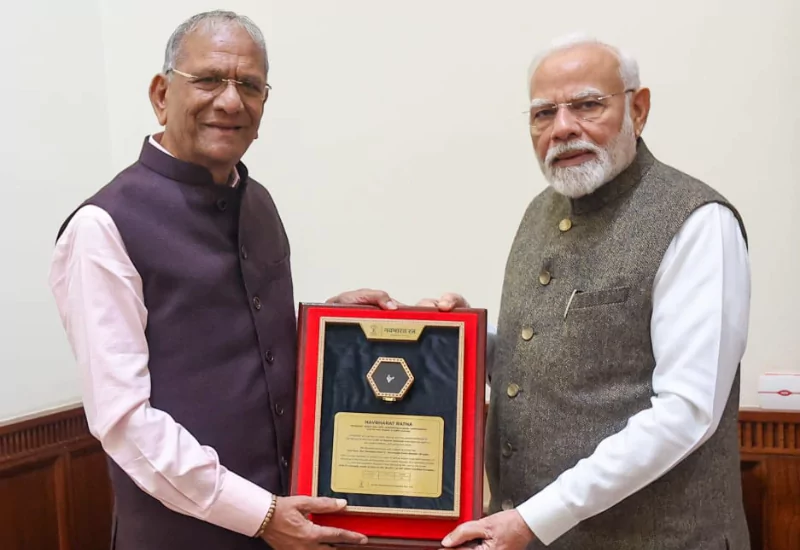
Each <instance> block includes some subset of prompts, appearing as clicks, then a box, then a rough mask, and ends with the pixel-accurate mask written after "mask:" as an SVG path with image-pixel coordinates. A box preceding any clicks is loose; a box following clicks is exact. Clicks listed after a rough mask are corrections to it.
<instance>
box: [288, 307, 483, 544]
mask: <svg viewBox="0 0 800 550" xmlns="http://www.w3.org/2000/svg"><path fill="white" fill-rule="evenodd" d="M299 325H300V331H299V334H300V338H299V341H298V345H299V353H298V362H299V365H298V367H299V368H298V382H297V416H296V420H295V422H296V426H295V443H294V454H293V460H292V491H291V492H292V494H302V495H310V496H327V497H333V498H344V499H346V500H347V502H348V506H347V508H346V510H344V511H343V512H340V513H337V514H320V515H316V516H314V517H313V518H311V519H312V521H314V522H315V523H319V524H320V525H328V526H334V527H341V528H345V529H350V530H353V531H358V532H360V533H363V534H365V535H366V536H367V537H369V544H368V545H367V547H372V548H392V547H397V548H402V547H422V548H425V547H437V548H438V543H439V541H440V540H441V539H442V538H443V537H444V536H445V535H446V534H447V533H449V532H450V531H452V530H453V529H454V528H455V527H456V526H458V525H459V524H461V523H463V522H465V521H470V520H473V519H479V518H480V517H481V515H482V504H483V424H484V421H483V419H484V388H485V374H484V368H485V355H486V310H483V309H456V310H454V311H452V312H439V311H437V310H435V309H430V308H401V309H398V310H391V311H388V310H382V309H378V308H376V307H372V306H340V305H329V304H300V315H299ZM362 548H363V546H362Z"/></svg>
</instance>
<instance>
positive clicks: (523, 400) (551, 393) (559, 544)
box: [486, 140, 749, 550]
mask: <svg viewBox="0 0 800 550" xmlns="http://www.w3.org/2000/svg"><path fill="white" fill-rule="evenodd" d="M712 202H713V203H718V204H721V205H723V206H725V207H727V208H730V209H731V211H732V212H733V213H734V214H735V216H736V218H737V219H738V220H739V222H740V226H741V229H742V233H743V234H745V232H744V225H743V224H742V222H741V218H740V216H739V214H738V212H737V211H736V210H735V208H734V207H733V206H731V205H730V204H729V203H728V202H727V201H726V200H725V199H724V198H723V197H722V196H720V195H719V194H718V193H717V192H716V191H714V190H713V189H711V188H710V187H708V186H707V185H705V184H703V183H702V182H699V181H697V180H696V179H693V178H691V177H690V176H687V175H686V174H683V173H681V172H679V171H677V170H675V169H673V168H671V167H668V166H666V165H664V164H662V163H660V162H659V161H658V160H656V159H655V158H654V157H653V156H652V154H651V153H650V151H649V150H648V149H647V147H646V146H645V144H644V142H643V141H641V140H640V141H639V143H638V152H637V156H636V159H635V161H634V162H633V164H632V165H631V166H630V167H628V168H627V169H626V170H625V171H624V172H623V173H622V174H620V175H619V176H618V177H617V178H615V179H614V180H613V181H611V182H609V183H607V184H606V185H604V186H603V187H601V188H600V189H599V190H598V191H596V192H595V193H593V194H592V195H590V196H588V197H584V198H581V199H577V200H570V199H568V198H565V197H563V196H562V195H559V194H557V193H556V192H554V191H553V190H552V189H547V190H546V191H544V192H543V193H541V194H540V195H539V196H537V197H536V198H535V199H534V200H533V202H532V203H531V204H530V206H529V207H528V209H527V211H526V213H525V215H524V218H523V220H522V222H521V224H520V226H519V229H518V232H517V235H516V237H515V239H514V242H513V245H512V247H511V251H510V254H509V257H508V263H507V266H506V273H505V281H504V286H503V294H502V300H501V309H500V316H499V322H498V336H497V343H496V350H495V356H494V362H493V364H494V367H493V372H492V373H491V388H492V392H491V404H490V407H489V418H488V423H487V428H486V460H487V465H486V468H487V475H488V478H489V485H490V489H491V495H492V500H491V504H490V508H491V511H492V512H497V511H499V510H501V509H509V508H512V507H514V506H517V505H519V504H521V503H522V502H524V501H526V500H527V499H528V498H530V497H531V496H532V495H534V494H536V493H538V492H539V491H541V490H542V489H544V488H545V487H546V486H547V485H549V484H550V483H551V482H553V481H554V480H555V479H556V478H557V477H558V476H559V474H561V473H562V472H563V471H565V470H567V469H569V468H571V467H572V466H574V465H575V464H576V463H577V462H578V461H579V460H580V459H582V458H585V457H588V456H590V455H591V454H592V453H593V452H594V449H595V448H596V447H597V445H598V444H599V443H600V442H601V441H602V440H603V439H605V438H607V437H609V436H611V435H613V434H614V433H616V432H618V431H620V430H621V429H622V428H624V427H625V424H626V422H627V421H628V419H629V418H630V417H631V416H633V415H635V414H636V413H638V412H639V411H642V410H644V409H647V408H649V407H650V398H651V397H652V396H653V387H652V375H653V369H654V368H655V359H654V357H653V349H652V342H651V340H650V317H651V314H652V311H653V301H652V300H653V298H652V288H653V280H654V278H655V275H656V273H657V271H658V268H659V265H660V263H661V260H662V258H663V256H664V253H665V251H666V250H667V247H668V246H669V244H670V242H671V241H672V238H673V237H674V236H675V234H676V233H677V232H678V231H679V229H680V228H681V226H682V225H683V223H684V221H685V220H686V219H687V217H688V216H689V215H690V214H692V212H694V211H695V210H697V209H698V208H700V207H701V206H703V205H705V204H708V203H712ZM565 220H566V221H565ZM575 289H577V290H580V291H582V292H579V293H577V294H574V296H573V290H575ZM570 297H572V300H571V303H570V304H569V314H568V315H567V316H566V317H565V316H564V313H565V309H566V307H567V304H568V302H569V301H570ZM738 396H739V373H738V372H737V374H736V377H735V380H734V383H733V388H732V391H731V393H730V397H729V399H728V401H727V405H726V407H725V412H724V414H723V416H722V420H721V422H720V424H719V427H718V429H717V431H716V432H715V433H714V435H713V436H712V437H711V438H710V439H709V440H708V441H707V442H706V443H705V444H703V445H702V446H701V447H699V448H698V449H697V450H695V451H694V452H693V453H692V454H690V455H689V456H688V457H686V458H685V459H684V460H683V461H682V462H680V463H679V464H678V465H677V466H676V467H675V468H673V469H672V470H671V471H669V472H668V473H667V474H665V475H664V476H662V477H661V478H660V479H657V480H656V481H655V482H653V483H651V484H650V485H648V486H646V487H645V488H644V489H642V490H640V491H638V492H637V493H635V494H633V495H631V496H630V497H628V498H627V499H625V500H623V501H622V502H620V503H618V504H617V505H615V506H613V507H611V508H610V509H608V510H606V511H605V512H603V513H601V514H598V515H597V516H595V517H592V518H589V519H587V520H585V521H583V522H581V523H579V524H578V525H577V526H576V527H575V528H573V529H572V530H570V531H569V532H567V533H566V534H565V535H563V536H562V537H560V538H559V539H557V540H556V541H555V542H554V543H553V544H551V545H550V546H549V548H552V549H554V550H561V549H564V550H567V549H569V550H595V549H596V550H601V549H602V550H611V549H613V550H646V549H652V550H656V549H658V550H679V549H680V550H700V549H725V548H732V549H737V550H746V549H748V548H749V539H748V532H747V527H746V521H745V517H744V510H743V506H742V494H741V480H740V472H739V442H738V436H737V414H738V404H739V403H738ZM531 547H532V548H543V545H541V543H533V544H532V546H531Z"/></svg>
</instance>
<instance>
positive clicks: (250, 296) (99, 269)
mask: <svg viewBox="0 0 800 550" xmlns="http://www.w3.org/2000/svg"><path fill="white" fill-rule="evenodd" d="M267 74H268V63H267V52H266V46H265V44H264V38H263V36H262V34H261V31H260V30H259V29H258V27H257V26H256V25H255V24H253V22H252V21H250V20H249V19H248V18H246V17H242V16H239V15H236V14H234V13H231V12H210V13H202V14H199V15H197V16H194V17H192V18H190V19H189V20H187V21H186V22H184V23H183V24H181V25H180V26H179V27H178V28H177V29H176V30H175V32H174V33H173V35H172V37H171V38H170V40H169V42H168V44H167V48H166V54H165V62H164V67H163V71H162V72H161V73H159V74H158V75H156V76H155V78H153V81H152V84H151V86H150V100H151V103H152V106H153V109H154V111H155V114H156V116H157V118H158V121H159V123H160V124H162V125H163V126H164V132H163V133H160V134H157V135H154V136H149V137H148V138H146V139H145V140H144V143H143V146H142V150H141V154H140V156H139V159H138V160H137V161H136V162H135V163H133V164H132V165H131V166H130V167H128V168H127V169H125V170H124V171H122V172H121V173H120V174H118V175H117V176H116V177H115V178H114V179H113V181H111V182H110V183H109V184H108V185H106V186H105V187H103V188H102V189H101V190H99V191H98V192H97V193H96V194H94V195H93V196H92V197H90V198H89V199H88V200H86V201H85V202H84V203H83V204H82V205H80V207H79V208H78V209H77V210H76V211H75V212H73V214H72V215H71V216H69V218H68V219H67V220H66V221H65V222H64V224H63V225H62V227H61V229H60V231H59V233H58V240H57V244H56V249H55V253H54V256H53V261H52V266H51V274H50V283H51V287H52V291H53V294H54V296H55V299H56V303H57V306H58V310H59V313H60V315H61V319H62V322H63V324H64V327H65V330H66V332H67V336H68V338H69V341H70V344H71V345H72V348H73V351H74V353H75V356H76V359H77V363H78V365H79V368H80V370H81V373H82V375H83V376H82V378H83V397H84V405H85V409H86V417H87V420H88V424H89V427H90V429H91V431H92V433H93V434H94V435H95V436H96V437H97V438H98V439H99V440H100V441H101V442H102V445H103V448H104V450H105V452H106V453H107V454H108V456H109V458H110V460H109V466H110V474H111V480H112V485H113V489H114V497H115V510H114V528H113V534H112V536H113V544H112V547H113V548H115V549H116V550H134V549H135V550H174V549H186V550H188V549H192V550H203V549H208V550H211V549H213V550H219V549H223V548H224V549H226V550H249V549H252V550H256V549H266V548H270V547H273V548H277V549H303V548H322V547H326V544H325V543H350V544H358V543H363V542H365V537H363V536H362V535H360V534H358V533H351V532H346V531H343V530H338V529H331V528H324V527H321V526H318V525H315V524H312V523H311V522H310V521H309V520H308V519H307V518H306V514H307V513H309V512H312V513H315V514H320V513H326V512H334V511H337V510H340V509H341V508H342V507H343V506H345V504H346V503H344V502H342V501H338V500H334V499H327V498H306V497H299V496H298V497H283V496H280V497H279V495H286V494H287V493H288V490H289V473H290V469H289V467H290V463H289V460H290V457H291V454H292V438H293V433H294V399H295V368H296V364H295V349H296V348H295V346H296V343H295V342H296V318H295V303H294V298H293V290H292V276H291V269H290V254H289V241H288V238H287V235H286V233H285V231H284V228H283V224H282V223H281V218H280V216H279V214H278V210H277V208H276V206H275V204H274V202H273V200H272V198H271V196H270V194H269V192H268V191H267V190H266V189H265V188H264V187H263V186H262V185H260V184H259V183H258V182H257V181H255V180H254V179H253V178H251V177H250V175H249V174H248V170H247V167H246V166H245V165H244V164H243V163H242V162H241V158H242V156H243V155H244V153H245V151H247V149H248V148H249V147H250V144H251V143H252V142H253V140H254V139H255V138H256V136H257V134H258V129H259V125H260V122H261V118H262V115H263V113H264V106H265V103H266V101H267V99H268V96H269V90H270V86H269V84H268V83H267ZM333 301H336V302H342V303H349V302H359V303H371V304H375V305H380V306H382V307H392V303H391V301H390V299H389V297H388V296H387V295H386V294H385V293H382V292H378V291H354V292H349V293H348V292H346V293H343V294H340V295H339V296H337V297H336V298H335V299H334V300H333Z"/></svg>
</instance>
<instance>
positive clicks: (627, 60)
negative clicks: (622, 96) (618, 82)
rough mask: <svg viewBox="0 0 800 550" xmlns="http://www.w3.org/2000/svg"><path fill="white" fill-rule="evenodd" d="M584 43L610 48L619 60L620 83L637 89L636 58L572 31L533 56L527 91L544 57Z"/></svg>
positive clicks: (637, 68) (614, 47)
mask: <svg viewBox="0 0 800 550" xmlns="http://www.w3.org/2000/svg"><path fill="white" fill-rule="evenodd" d="M586 44H596V45H599V46H603V47H604V48H607V49H608V50H610V51H611V52H612V53H613V54H614V55H615V56H616V57H617V60H618V61H619V76H620V78H621V79H622V84H623V85H624V86H625V89H626V90H630V89H637V88H639V86H641V83H640V81H639V63H637V62H636V59H634V58H633V57H632V56H631V55H629V54H628V53H627V52H625V51H623V50H621V49H619V48H617V47H616V46H612V45H611V44H607V43H605V42H602V41H600V40H598V39H597V38H594V37H592V36H589V35H586V34H583V33H573V34H568V35H566V36H563V37H561V38H557V39H556V40H554V41H552V42H551V43H550V45H549V46H548V47H547V48H546V49H545V50H544V51H542V52H540V53H539V54H537V55H536V56H535V57H534V58H533V61H531V64H530V67H528V93H530V91H531V80H532V79H533V74H534V73H535V72H536V69H537V68H538V67H539V64H540V63H541V62H542V61H543V60H544V59H546V58H547V57H549V56H551V55H552V54H554V53H556V52H560V51H564V50H568V49H570V48H574V47H575V46H583V45H586Z"/></svg>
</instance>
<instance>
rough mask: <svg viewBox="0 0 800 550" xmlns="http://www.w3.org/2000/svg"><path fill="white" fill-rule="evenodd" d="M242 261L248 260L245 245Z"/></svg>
mask: <svg viewBox="0 0 800 550" xmlns="http://www.w3.org/2000/svg"><path fill="white" fill-rule="evenodd" d="M242 259H243V260H246V259H247V249H246V248H245V247H244V245H242Z"/></svg>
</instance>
